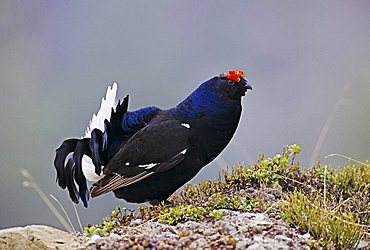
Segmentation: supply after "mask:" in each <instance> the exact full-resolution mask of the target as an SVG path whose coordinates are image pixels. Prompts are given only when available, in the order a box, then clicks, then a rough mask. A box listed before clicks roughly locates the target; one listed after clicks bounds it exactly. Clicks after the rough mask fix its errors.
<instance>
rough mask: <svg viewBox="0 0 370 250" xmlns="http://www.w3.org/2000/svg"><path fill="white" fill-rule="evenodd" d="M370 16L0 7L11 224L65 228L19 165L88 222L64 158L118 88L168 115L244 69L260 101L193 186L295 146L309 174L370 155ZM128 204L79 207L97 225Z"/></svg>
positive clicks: (169, 6)
mask: <svg viewBox="0 0 370 250" xmlns="http://www.w3.org/2000/svg"><path fill="white" fill-rule="evenodd" d="M369 13H370V2H369V1H310V0H307V1H261V0H258V1H257V0H256V1H181V2H180V1H105V2H104V3H103V2H101V1H79V2H73V3H72V1H17V0H3V1H1V3H0V34H1V35H0V37H1V38H0V55H1V57H0V76H1V88H0V138H1V143H0V167H1V175H0V228H5V227H10V226H20V225H26V224H46V225H52V226H55V227H58V228H63V226H62V225H61V224H60V223H59V221H58V220H57V219H56V217H55V216H54V215H53V214H52V213H51V211H50V210H49V209H48V207H47V206H46V205H45V203H44V202H42V201H41V199H40V198H39V196H38V195H37V194H36V192H35V191H34V190H33V189H30V188H26V187H23V185H22V182H23V181H24V180H25V178H24V177H23V176H22V175H21V174H20V170H21V168H25V169H27V170H28V171H29V173H30V174H31V175H32V176H33V178H34V179H35V181H36V182H37V183H38V184H39V186H40V187H41V188H42V189H43V190H44V191H45V193H46V195H47V196H48V195H49V194H53V195H54V196H55V197H57V199H59V201H60V202H61V203H62V204H63V205H64V207H65V208H66V210H67V212H68V214H69V215H70V217H71V219H72V220H73V223H74V225H77V223H76V220H75V217H74V213H73V209H72V204H71V202H70V200H69V197H68V193H67V191H66V190H61V189H59V187H58V186H57V184H56V183H55V177H56V173H55V170H54V167H53V159H54V152H55V149H56V148H57V147H59V145H60V143H61V142H62V141H63V140H64V139H66V138H70V137H80V136H82V135H83V133H84V131H85V129H86V126H87V125H88V122H89V120H90V118H91V115H92V113H94V112H96V111H97V110H98V108H99V106H100V102H101V98H102V97H103V96H104V95H105V92H106V88H107V86H108V85H109V84H111V83H112V82H113V81H117V82H118V84H119V90H118V96H119V97H123V96H124V95H126V94H127V93H129V94H130V95H131V99H130V106H129V107H130V109H131V110H134V109H137V108H140V107H144V106H148V105H156V106H159V107H161V108H169V107H172V106H174V105H176V104H177V103H179V102H180V101H181V100H182V99H184V98H185V97H186V96H187V95H188V94H189V93H190V92H191V91H192V90H194V89H195V88H196V87H197V86H198V85H199V84H200V83H201V82H203V81H204V80H207V79H208V78H210V77H212V76H214V75H217V74H219V73H222V72H225V71H227V70H230V69H235V68H240V69H242V70H244V71H245V73H246V75H247V78H248V80H249V81H250V82H251V83H252V85H253V91H250V92H248V94H247V96H246V97H245V98H244V99H243V107H244V110H243V115H242V119H241V121H240V125H239V128H238V130H237V133H236V134H235V136H234V138H233V141H232V142H231V143H230V145H229V146H228V147H227V148H226V149H225V150H224V152H223V153H222V154H221V156H220V157H218V158H217V159H216V160H215V161H214V162H212V163H210V164H209V165H208V166H207V167H206V168H205V169H203V171H202V172H201V173H200V174H198V175H197V177H196V178H195V180H193V181H199V180H203V179H209V178H210V179H213V178H216V177H217V173H218V171H219V170H220V169H222V168H226V166H227V165H228V166H232V165H234V164H236V163H238V162H245V163H246V164H250V163H252V162H254V161H256V159H257V156H258V154H259V153H262V152H264V153H266V155H267V156H273V154H275V153H279V152H281V149H282V147H283V146H284V145H286V144H292V143H298V144H301V145H302V154H301V155H300V157H299V161H300V162H301V163H302V164H303V165H304V166H305V167H309V166H310V165H312V162H315V161H317V160H319V159H321V161H322V162H323V163H328V164H344V163H345V162H346V160H345V159H342V158H338V157H334V158H328V159H325V158H324V156H326V155H328V154H331V153H342V154H345V155H348V156H351V157H353V158H356V159H358V160H362V161H365V160H366V159H369V158H370V145H369V142H370V129H369V125H370V98H369V96H370V15H369ZM325 126H327V128H328V130H326V129H324V130H323V127H325ZM326 131H327V133H326ZM320 134H321V135H322V136H321V139H320V141H321V142H319V144H317V141H318V138H319V136H320ZM317 145H318V146H317ZM315 147H316V150H315ZM315 151H316V153H315ZM52 203H53V204H55V202H54V201H52ZM116 205H121V206H123V207H129V208H133V207H135V205H133V204H127V203H125V202H124V201H122V200H117V199H115V198H113V194H107V195H104V196H102V197H99V198H96V199H93V200H91V202H90V205H89V209H85V208H83V207H82V206H81V205H79V206H78V208H77V209H78V211H79V214H80V216H81V220H82V224H83V225H86V224H88V223H100V222H101V221H102V218H103V217H104V216H105V215H107V214H110V212H111V211H112V209H113V208H114V207H115V206H116Z"/></svg>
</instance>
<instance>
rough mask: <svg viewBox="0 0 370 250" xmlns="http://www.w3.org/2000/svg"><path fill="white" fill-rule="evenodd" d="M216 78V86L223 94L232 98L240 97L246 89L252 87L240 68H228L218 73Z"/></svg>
mask: <svg viewBox="0 0 370 250" xmlns="http://www.w3.org/2000/svg"><path fill="white" fill-rule="evenodd" d="M218 78H219V81H218V84H217V85H218V86H217V87H218V88H219V90H221V91H222V93H223V94H224V95H226V96H228V97H230V98H232V99H240V98H241V97H242V96H244V95H245V93H246V92H247V90H248V89H250V90H251V89H252V86H251V85H250V84H249V83H248V81H247V79H246V78H245V75H244V72H243V71H241V70H230V71H229V72H226V73H223V74H220V76H219V77H218Z"/></svg>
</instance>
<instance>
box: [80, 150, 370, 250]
mask: <svg viewBox="0 0 370 250" xmlns="http://www.w3.org/2000/svg"><path fill="white" fill-rule="evenodd" d="M300 151H301V149H300V146H299V145H297V144H294V145H290V146H286V147H284V149H283V152H282V154H277V155H275V156H274V157H273V158H266V157H265V156H264V155H263V154H261V155H260V156H259V158H258V161H257V163H255V164H253V165H251V166H248V167H246V166H245V165H244V164H238V165H237V166H235V167H232V168H231V169H227V170H224V171H222V173H220V175H219V178H218V179H216V180H213V181H204V182H201V183H198V184H194V183H189V184H187V185H186V186H185V187H184V188H183V189H181V190H180V191H178V192H176V193H175V194H174V195H172V197H170V199H169V200H168V202H166V203H162V204H160V205H158V206H143V207H139V208H138V209H136V210H134V211H131V210H127V209H123V208H120V207H117V208H116V209H115V210H114V211H112V214H111V216H109V217H107V218H105V219H104V222H103V223H102V224H101V225H93V226H92V225H89V226H87V227H85V232H86V233H87V234H88V235H93V234H99V235H108V234H109V233H118V234H119V233H120V231H121V230H120V229H121V228H122V227H125V226H128V225H132V223H133V222H134V221H135V220H139V221H140V222H141V223H145V222H147V221H157V220H158V221H161V222H162V223H167V224H169V225H176V224H177V223H180V222H186V221H203V220H219V219H220V218H222V216H223V214H224V209H228V210H235V211H242V212H246V211H252V212H262V213H277V214H279V216H280V217H281V218H282V219H283V220H285V221H286V222H288V223H289V224H290V225H291V226H293V227H295V228H297V229H298V230H300V231H301V232H302V233H307V232H308V233H309V234H310V236H311V238H310V239H309V244H310V246H311V248H314V249H321V248H325V249H330V248H333V249H338V248H343V249H348V248H355V247H356V246H357V244H358V243H359V242H360V240H361V239H363V240H369V238H370V211H369V207H370V166H369V164H368V163H363V164H357V165H353V164H351V163H350V162H348V163H347V164H346V165H345V166H344V167H339V168H337V169H334V168H333V167H331V166H327V165H321V164H320V163H317V165H316V166H315V167H314V168H312V169H302V167H301V165H300V163H299V162H298V161H295V157H296V156H297V155H298V154H299V153H300Z"/></svg>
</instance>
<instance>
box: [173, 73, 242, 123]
mask: <svg viewBox="0 0 370 250" xmlns="http://www.w3.org/2000/svg"><path fill="white" fill-rule="evenodd" d="M220 84H221V83H220V78H219V77H217V76H216V77H213V78H212V79H210V80H208V81H206V82H204V83H202V84H201V85H200V86H199V87H198V88H197V89H196V90H194V91H193V93H191V94H190V95H189V96H188V97H187V98H186V99H185V100H183V101H182V102H181V103H179V104H178V105H177V106H176V107H174V108H172V109H170V110H169V111H170V112H171V113H172V115H174V116H175V117H177V118H178V119H181V120H183V121H186V122H188V121H191V120H193V119H197V118H200V117H204V116H206V117H208V118H209V119H212V118H216V117H225V118H226V117H227V116H230V118H231V117H234V118H235V116H236V117H239V116H240V114H241V102H240V99H239V100H232V99H230V98H228V97H227V96H225V95H222V92H221V91H220V90H219V88H220Z"/></svg>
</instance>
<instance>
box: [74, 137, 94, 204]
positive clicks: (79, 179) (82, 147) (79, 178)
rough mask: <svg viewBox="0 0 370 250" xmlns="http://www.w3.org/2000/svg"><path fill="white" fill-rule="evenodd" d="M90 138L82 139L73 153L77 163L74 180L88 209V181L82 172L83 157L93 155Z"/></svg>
mask: <svg viewBox="0 0 370 250" xmlns="http://www.w3.org/2000/svg"><path fill="white" fill-rule="evenodd" d="M89 141H90V139H89V138H83V139H81V140H80V141H79V142H78V143H77V145H76V148H75V150H74V152H73V161H74V162H75V166H76V170H75V173H74V180H75V181H76V183H77V184H78V186H79V194H80V198H81V200H82V202H83V203H84V206H85V207H87V201H88V197H89V194H88V192H89V191H88V189H87V181H86V178H85V176H84V174H83V172H82V157H83V156H84V155H88V156H90V155H91V152H90V148H89Z"/></svg>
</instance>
